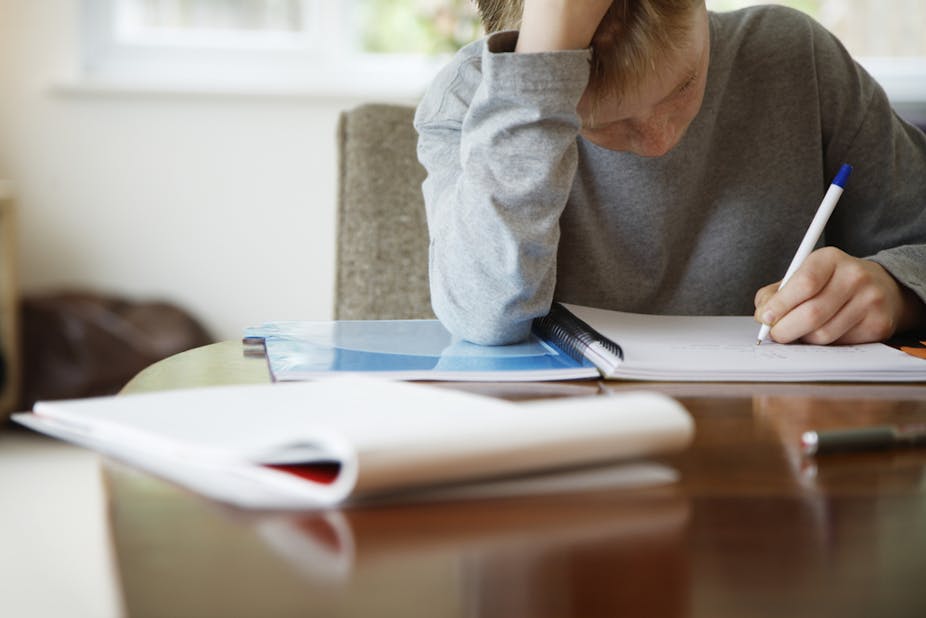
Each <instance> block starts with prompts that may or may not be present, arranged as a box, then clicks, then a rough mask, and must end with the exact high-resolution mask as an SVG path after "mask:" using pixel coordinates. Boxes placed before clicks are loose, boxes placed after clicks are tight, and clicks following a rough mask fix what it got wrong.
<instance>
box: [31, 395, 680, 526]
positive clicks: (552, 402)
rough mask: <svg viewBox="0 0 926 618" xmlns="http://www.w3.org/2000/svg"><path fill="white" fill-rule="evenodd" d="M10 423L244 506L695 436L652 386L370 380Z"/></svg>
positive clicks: (456, 479) (42, 411) (640, 448)
mask: <svg viewBox="0 0 926 618" xmlns="http://www.w3.org/2000/svg"><path fill="white" fill-rule="evenodd" d="M13 418H14V420H16V421H17V422H19V423H21V424H23V425H26V426H27V427H30V428H32V429H34V430H36V431H40V432H42V433H46V434H48V435H51V436H54V437H57V438H60V439H63V440H68V441H70V442H74V443H76V444H80V445H82V446H85V447H88V448H91V449H94V450H97V451H100V452H102V453H105V454H107V455H111V456H113V457H115V458H117V459H120V460H122V461H125V462H127V463H129V464H132V465H135V466H137V467H139V468H141V469H143V470H147V471H149V472H151V473H153V474H155V475H158V476H161V477H163V478H166V479H167V480H170V481H173V482H175V483H177V484H179V485H182V486H184V487H187V488H189V489H192V490H194V491H196V492H198V493H201V494H203V495H206V496H209V497H211V498H214V499H217V500H222V501H225V502H230V503H233V504H237V505H239V506H244V507H250V508H315V507H325V506H331V505H334V504H339V503H342V502H345V501H348V500H358V499H361V498H369V497H371V496H380V497H382V496H385V495H395V494H396V493H397V492H407V491H410V490H413V489H422V488H428V487H430V488H435V487H446V486H451V485H457V484H460V483H464V482H472V481H480V480H487V479H493V478H494V479H497V478H500V477H505V476H508V477H511V476H516V475H523V474H529V473H539V472H544V471H553V470H563V469H569V468H574V467H576V466H584V465H591V464H602V463H606V462H613V461H617V460H623V459H627V458H636V457H641V456H648V455H652V454H657V453H665V452H668V451H675V450H678V449H681V448H684V447H685V446H687V445H688V444H689V443H690V441H691V439H692V436H693V432H694V425H693V422H692V420H691V417H690V416H689V415H688V412H687V411H686V410H685V409H684V408H683V407H682V406H681V405H680V404H679V403H678V402H676V401H675V400H674V399H671V398H670V397H667V396H665V395H660V394H656V393H624V394H619V395H609V396H591V397H568V398H558V399H545V400H539V401H529V402H520V403H512V402H508V401H504V400H501V399H495V398H492V397H485V396H482V395H476V394H472V393H466V392H460V391H456V390H453V389H449V388H446V387H438V386H431V385H424V384H409V383H404V382H395V381H388V380H375V379H364V378H340V379H333V380H322V381H316V382H302V383H290V384H258V385H247V386H220V387H211V388H200V389H184V390H176V391H163V392H156V393H144V394H138V395H118V396H111V397H97V398H87V399H75V400H70V401H45V402H39V403H37V404H36V405H35V408H34V412H33V413H32V414H16V415H14V417H13Z"/></svg>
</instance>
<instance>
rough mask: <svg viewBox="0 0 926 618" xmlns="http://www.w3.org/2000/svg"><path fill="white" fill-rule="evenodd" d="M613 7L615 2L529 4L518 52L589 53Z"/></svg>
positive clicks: (534, 0) (531, 0)
mask: <svg viewBox="0 0 926 618" xmlns="http://www.w3.org/2000/svg"><path fill="white" fill-rule="evenodd" d="M610 6H611V0H588V1H587V2H575V0H525V2H524V11H523V14H522V16H521V29H520V31H521V34H520V36H519V37H518V44H517V48H516V51H517V52H519V53H536V52H545V51H563V50H570V49H585V48H587V47H589V46H590V45H591V42H592V37H593V36H594V34H595V31H596V30H597V29H598V25H599V24H600V23H601V20H602V19H603V18H604V15H605V13H606V12H607V10H608V7H610Z"/></svg>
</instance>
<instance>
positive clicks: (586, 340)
mask: <svg viewBox="0 0 926 618" xmlns="http://www.w3.org/2000/svg"><path fill="white" fill-rule="evenodd" d="M535 329H536V330H537V331H538V332H539V334H540V335H541V336H542V337H546V338H547V339H548V340H550V341H551V342H553V343H555V344H557V345H559V346H560V347H561V348H562V349H564V350H568V351H570V352H571V353H572V354H573V355H575V356H577V357H579V358H583V357H584V358H587V359H589V360H590V361H592V362H593V363H594V364H595V366H596V367H598V370H599V371H600V372H601V374H602V376H603V377H605V378H608V379H625V380H661V381H662V380H664V381H706V382H714V381H717V382H922V381H926V360H924V359H921V358H916V357H915V356H913V355H910V354H907V353H905V352H901V351H900V350H897V349H895V348H892V347H890V346H888V345H885V344H882V343H868V344H863V345H846V346H839V345H833V346H818V345H807V344H787V345H785V344H780V343H775V342H773V341H765V342H763V343H762V345H756V332H757V324H756V322H755V320H754V319H753V318H752V316H662V315H643V314H636V313H623V312H619V311H609V310H606V309H594V308H591V307H582V306H578V305H566V304H563V305H554V309H553V311H552V312H551V314H550V316H548V317H547V318H543V319H541V320H538V323H537V324H536V326H535Z"/></svg>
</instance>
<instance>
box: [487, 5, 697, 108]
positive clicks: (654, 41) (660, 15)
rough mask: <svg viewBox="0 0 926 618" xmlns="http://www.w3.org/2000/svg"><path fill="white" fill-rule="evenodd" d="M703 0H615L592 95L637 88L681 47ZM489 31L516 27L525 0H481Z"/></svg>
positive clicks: (601, 29) (596, 54)
mask: <svg viewBox="0 0 926 618" xmlns="http://www.w3.org/2000/svg"><path fill="white" fill-rule="evenodd" d="M703 4H704V0H614V3H613V4H612V5H611V7H610V8H609V9H608V12H607V13H606V14H605V17H604V19H602V20H601V24H599V26H598V30H597V31H596V32H595V36H594V37H593V38H592V59H591V68H590V76H589V85H588V88H589V94H590V95H591V96H592V97H593V100H600V99H602V98H604V97H607V96H610V97H618V98H619V97H620V96H621V95H622V94H623V93H626V92H628V91H632V90H634V89H636V88H638V87H639V86H640V84H641V83H642V82H643V81H644V80H645V79H646V78H647V77H648V76H650V75H652V74H653V73H654V72H655V71H656V68H657V66H658V65H659V64H660V62H661V61H663V60H664V59H666V58H668V57H671V56H673V55H674V54H676V53H677V52H679V51H682V49H683V48H684V46H685V45H686V42H687V39H688V37H687V35H688V34H689V32H690V31H691V28H692V24H693V21H692V19H691V18H692V16H693V14H694V10H695V9H697V8H698V7H701V6H702V5H703ZM476 5H477V6H478V8H479V13H480V15H481V16H482V21H483V24H484V25H485V28H486V32H490V33H491V32H497V31H499V30H516V29H517V28H518V27H520V24H521V13H522V11H523V1H522V0H476Z"/></svg>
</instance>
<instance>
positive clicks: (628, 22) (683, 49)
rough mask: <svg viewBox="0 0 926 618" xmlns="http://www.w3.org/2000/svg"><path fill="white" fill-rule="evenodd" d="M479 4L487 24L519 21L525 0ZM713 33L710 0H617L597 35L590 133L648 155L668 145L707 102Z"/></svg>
mask: <svg viewBox="0 0 926 618" xmlns="http://www.w3.org/2000/svg"><path fill="white" fill-rule="evenodd" d="M476 4H477V6H478V7H479V11H480V13H481V15H482V19H483V22H484V24H485V27H486V31H488V32H495V31H498V30H509V29H517V28H518V27H519V25H520V21H521V12H522V9H523V2H522V0H476ZM708 38H709V37H708V33H707V14H706V9H705V7H704V0H614V3H613V4H612V5H611V8H609V9H608V12H607V13H606V14H605V17H604V19H603V20H602V21H601V24H599V26H598V29H597V31H596V32H595V35H594V37H593V38H592V46H591V47H592V60H591V63H592V65H591V75H590V78H589V85H588V89H587V90H586V92H585V94H584V95H583V97H582V101H581V102H580V103H579V114H580V116H581V117H582V124H583V130H582V134H583V136H584V137H586V138H587V139H589V140H590V141H592V142H595V143H596V144H598V145H600V146H603V147H605V148H609V149H612V150H625V151H630V152H636V153H637V154H640V155H643V156H658V155H661V154H665V153H666V152H668V150H670V149H671V148H672V147H673V146H675V144H677V143H678V141H679V140H680V139H681V137H682V135H683V134H684V130H685V129H686V128H687V127H688V125H689V124H690V122H691V120H692V119H693V118H694V116H695V115H696V114H697V111H698V109H700V105H701V98H702V96H703V93H704V83H705V77H706V73H707V60H708V56H709V40H708ZM676 82H678V83H676Z"/></svg>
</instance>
